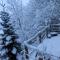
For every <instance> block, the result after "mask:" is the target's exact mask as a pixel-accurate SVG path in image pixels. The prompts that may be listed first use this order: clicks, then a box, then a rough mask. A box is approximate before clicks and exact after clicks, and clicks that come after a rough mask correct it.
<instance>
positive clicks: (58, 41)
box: [38, 35, 60, 57]
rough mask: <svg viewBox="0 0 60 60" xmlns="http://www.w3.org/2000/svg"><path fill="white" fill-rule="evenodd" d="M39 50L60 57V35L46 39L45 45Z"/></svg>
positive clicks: (42, 44) (39, 47)
mask: <svg viewBox="0 0 60 60" xmlns="http://www.w3.org/2000/svg"><path fill="white" fill-rule="evenodd" d="M38 49H39V50H40V51H45V52H46V53H49V54H51V55H54V56H58V57H60V35H58V36H54V37H51V38H50V39H49V38H47V39H45V40H44V41H43V43H41V44H40V45H39V46H38Z"/></svg>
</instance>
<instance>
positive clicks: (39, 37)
mask: <svg viewBox="0 0 60 60" xmlns="http://www.w3.org/2000/svg"><path fill="white" fill-rule="evenodd" d="M56 28H57V29H56ZM50 32H58V33H59V32H60V24H52V25H49V26H45V27H44V28H43V29H42V30H41V31H39V32H38V33H37V34H35V35H34V36H33V37H32V38H31V39H28V40H27V41H24V46H25V48H24V50H25V58H26V60H29V52H28V50H29V49H33V50H36V52H37V51H38V49H37V47H35V46H32V44H33V43H34V42H35V41H38V42H39V43H41V42H42V41H43V40H44V39H45V38H46V37H47V36H48V34H49V33H50ZM54 57H55V56H54ZM56 58H58V59H60V58H59V57H56Z"/></svg>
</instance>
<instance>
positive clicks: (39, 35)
mask: <svg viewBox="0 0 60 60" xmlns="http://www.w3.org/2000/svg"><path fill="white" fill-rule="evenodd" d="M48 33H49V26H45V27H44V28H43V29H42V30H41V31H39V32H38V33H37V34H35V35H34V36H33V37H32V38H31V39H28V40H27V41H25V42H26V43H28V44H32V43H34V42H35V41H39V42H40V43H41V42H42V41H43V39H44V38H46V37H47V36H48Z"/></svg>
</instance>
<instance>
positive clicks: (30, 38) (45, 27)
mask: <svg viewBox="0 0 60 60" xmlns="http://www.w3.org/2000/svg"><path fill="white" fill-rule="evenodd" d="M48 27H49V26H45V27H44V28H43V29H42V30H41V31H39V32H38V33H36V34H35V35H34V36H33V37H32V38H30V39H28V40H27V41H24V42H27V43H28V42H29V41H32V40H34V38H36V37H37V36H38V35H39V34H41V33H42V32H43V31H44V30H46V29H47V28H48Z"/></svg>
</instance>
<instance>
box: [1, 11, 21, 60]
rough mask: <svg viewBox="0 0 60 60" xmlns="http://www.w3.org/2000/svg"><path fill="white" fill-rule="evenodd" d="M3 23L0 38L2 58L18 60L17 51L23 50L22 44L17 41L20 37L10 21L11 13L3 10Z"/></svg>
mask: <svg viewBox="0 0 60 60" xmlns="http://www.w3.org/2000/svg"><path fill="white" fill-rule="evenodd" d="M1 20H2V21H3V22H2V23H1V26H2V27H3V28H2V33H1V34H0V35H1V38H0V43H1V44H0V45H1V47H0V52H1V51H2V52H1V53H2V54H1V53H0V57H1V58H0V59H2V60H17V58H16V56H17V53H18V52H20V51H21V48H20V47H19V46H20V45H21V44H20V43H17V41H16V39H17V38H18V36H17V34H16V33H15V31H14V28H13V26H12V24H11V23H10V16H9V13H7V12H4V11H2V12H1Z"/></svg>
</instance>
